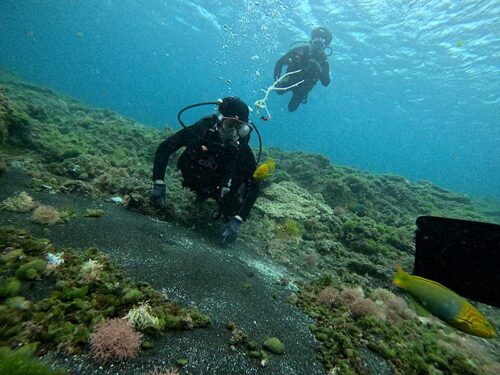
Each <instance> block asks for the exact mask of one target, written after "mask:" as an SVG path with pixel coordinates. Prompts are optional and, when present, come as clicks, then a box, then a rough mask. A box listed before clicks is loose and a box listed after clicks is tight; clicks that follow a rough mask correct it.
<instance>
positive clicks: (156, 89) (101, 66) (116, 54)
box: [0, 0, 500, 197]
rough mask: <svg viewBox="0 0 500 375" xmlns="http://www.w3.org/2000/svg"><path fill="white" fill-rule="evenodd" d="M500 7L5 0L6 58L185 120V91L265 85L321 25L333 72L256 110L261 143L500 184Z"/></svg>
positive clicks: (0, 13)
mask: <svg viewBox="0 0 500 375" xmlns="http://www.w3.org/2000/svg"><path fill="white" fill-rule="evenodd" d="M499 17H500V3H499V2H498V1H494V0H480V1H475V0H474V1H473V0H469V1H447V0H426V1H397V0H395V1H383V0H371V1H370V0H356V1H354V0H353V1H328V0H310V1H306V0H300V1H299V0H289V1H284V0H283V1H282V0H262V1H250V0H237V1H232V2H230V1H208V0H195V1H184V0H171V1H159V0H154V1H140V0H120V1H118V0H90V1H71V2H68V1H57V0H47V1H43V2H41V1H32V0H26V1H9V0H4V1H2V2H0V35H1V37H0V65H1V66H2V67H3V68H5V69H8V70H10V71H11V72H13V73H16V74H18V75H20V76H21V77H24V78H26V79H29V80H31V81H34V82H38V83H40V84H43V85H46V86H47V87H51V88H54V89H57V90H59V91H61V92H63V93H67V94H70V95H72V96H74V97H76V98H79V99H82V100H84V101H86V102H87V103H89V104H92V105H94V106H97V107H106V108H110V109H112V110H115V111H117V112H119V113H122V114H124V115H127V116H130V117H132V118H134V119H136V120H138V121H140V122H143V123H146V124H152V125H155V126H163V125H165V124H168V125H170V126H174V127H176V126H178V124H177V123H176V122H177V121H176V113H177V111H178V110H179V109H181V108H182V107H184V106H186V105H188V104H191V103H194V102H200V101H210V100H215V99H217V98H221V97H224V96H227V95H229V94H231V95H237V96H240V97H241V98H243V99H244V100H245V101H246V102H247V103H248V104H252V103H253V102H254V101H255V100H258V99H260V98H261V97H262V96H263V93H262V92H261V91H260V90H261V89H265V88H267V87H268V86H269V85H271V84H272V81H273V78H272V72H273V66H274V63H275V61H276V60H277V59H278V58H279V57H280V56H281V55H282V54H283V53H285V52H286V51H288V49H289V46H290V45H291V44H292V43H294V42H297V41H304V40H307V39H308V38H309V33H310V31H311V30H312V29H313V28H314V27H317V26H325V27H328V28H329V29H330V30H331V31H332V33H333V42H332V44H331V49H332V54H331V56H330V57H329V63H330V72H331V74H330V75H331V78H332V82H331V84H330V85H329V86H328V87H326V88H325V87H322V86H321V85H317V86H316V87H315V88H314V89H313V90H312V92H311V94H310V95H309V101H308V103H307V104H306V105H302V106H301V107H300V108H299V110H298V111H297V112H295V113H289V112H288V111H287V110H286V104H287V102H288V95H289V94H287V95H286V96H287V97H286V98H285V97H281V96H278V95H276V94H275V93H272V95H271V96H270V98H269V100H268V106H269V109H270V110H271V114H272V116H273V118H272V120H271V121H269V122H265V123H263V122H262V121H260V120H259V118H258V117H257V116H256V115H255V114H254V115H253V116H251V118H252V119H253V121H255V122H256V123H257V124H258V125H260V128H261V132H262V134H263V137H264V142H265V145H266V146H278V147H281V148H284V149H293V150H304V151H309V152H316V153H321V154H324V155H327V156H328V157H329V158H331V160H332V161H333V162H334V163H337V164H340V165H348V166H353V167H356V168H360V169H363V170H367V171H370V172H383V173H394V174H398V175H403V176H406V177H407V178H409V179H411V180H413V181H415V180H422V179H423V180H430V181H432V182H434V183H436V184H438V185H440V186H442V187H445V188H449V189H452V190H455V191H460V192H465V193H468V194H471V195H483V196H491V197H500V163H499V160H500V147H499V145H500V126H499V124H498V118H499V114H500V99H499V95H500V94H499V93H500V75H499V65H498V61H499V58H500V39H499V35H500V23H499V22H498V21H499ZM202 111H204V112H202ZM210 111H211V109H210V108H203V109H202V110H200V112H197V111H194V113H193V114H192V116H193V117H192V121H194V120H195V119H197V118H198V114H206V113H210Z"/></svg>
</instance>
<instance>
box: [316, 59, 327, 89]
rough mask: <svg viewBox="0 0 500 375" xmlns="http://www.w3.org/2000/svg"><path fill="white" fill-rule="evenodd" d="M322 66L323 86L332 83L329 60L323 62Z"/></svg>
mask: <svg viewBox="0 0 500 375" xmlns="http://www.w3.org/2000/svg"><path fill="white" fill-rule="evenodd" d="M321 68H322V69H321V73H320V74H319V80H320V81H321V84H322V85H323V86H328V85H329V84H330V64H329V63H328V60H325V61H323V62H322V63H321Z"/></svg>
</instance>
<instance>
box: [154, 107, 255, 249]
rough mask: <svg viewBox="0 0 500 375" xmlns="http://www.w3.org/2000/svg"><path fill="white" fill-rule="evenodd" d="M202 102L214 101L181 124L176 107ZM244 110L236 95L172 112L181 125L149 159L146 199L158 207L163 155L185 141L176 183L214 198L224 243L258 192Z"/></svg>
mask: <svg viewBox="0 0 500 375" xmlns="http://www.w3.org/2000/svg"><path fill="white" fill-rule="evenodd" d="M205 104H218V111H217V113H216V114H214V115H210V116H206V117H203V118H201V119H200V120H198V121H197V122H196V123H195V124H194V125H191V126H185V125H184V124H183V122H182V120H181V118H180V115H181V114H182V112H183V111H184V110H186V109H189V108H192V107H194V106H198V105H205ZM248 115H249V108H248V106H247V105H246V104H245V103H244V102H243V101H242V100H241V99H239V98H237V97H226V98H224V99H222V100H221V101H218V102H210V103H199V104H195V105H192V106H189V107H186V108H184V109H183V110H181V112H179V115H178V119H179V122H180V123H181V124H182V125H183V127H184V129H181V130H179V131H178V132H177V133H175V134H174V135H172V136H171V137H169V138H168V139H166V140H165V141H164V142H162V143H161V144H160V145H159V146H158V149H157V150H156V154H155V159H154V166H153V188H152V190H151V194H150V201H151V203H152V204H153V205H154V206H156V207H164V206H165V200H166V186H165V181H164V178H165V171H166V167H167V164H168V160H169V158H170V156H171V155H172V154H173V153H174V152H176V151H177V150H179V149H180V148H181V147H185V150H184V151H183V153H182V154H181V156H180V157H179V160H178V161H177V167H178V168H179V170H180V171H181V173H182V177H183V182H182V185H183V186H184V187H187V188H189V189H190V190H192V191H193V192H194V193H195V194H196V197H197V198H196V200H197V201H198V202H202V201H204V200H206V199H208V198H213V199H214V200H215V201H216V202H217V203H218V204H219V210H218V212H216V216H215V217H216V218H221V219H222V220H223V221H224V222H225V223H226V225H225V227H224V230H223V232H222V242H223V243H224V244H228V243H231V242H233V241H235V240H236V238H237V236H238V233H239V229H240V226H241V224H242V222H244V221H246V219H247V217H248V215H249V214H250V210H251V209H252V207H253V205H254V203H255V200H256V199H257V195H258V192H259V181H258V180H256V179H255V178H253V177H252V175H253V173H254V171H255V169H256V165H257V163H256V160H255V157H254V154H253V152H252V150H251V148H250V146H249V145H248V142H249V139H250V132H251V131H252V129H254V127H253V125H252V124H250V123H249V122H248ZM259 139H260V137H259Z"/></svg>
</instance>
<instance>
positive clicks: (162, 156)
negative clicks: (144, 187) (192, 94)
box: [153, 116, 213, 181]
mask: <svg viewBox="0 0 500 375" xmlns="http://www.w3.org/2000/svg"><path fill="white" fill-rule="evenodd" d="M211 119H212V117H211V116H210V117H204V118H202V119H201V120H199V121H197V122H196V123H195V124H193V125H191V126H188V127H187V128H184V129H181V130H179V131H178V132H177V133H175V134H174V135H172V136H170V137H168V138H167V139H166V140H165V141H163V142H162V143H160V145H159V146H158V148H157V149H156V154H155V159H154V164H153V181H156V180H163V179H164V178H165V170H166V169H167V164H168V160H169V159H170V156H171V155H172V154H173V153H174V152H176V151H177V150H178V149H180V148H181V147H185V146H187V144H188V142H189V141H190V140H191V139H192V138H193V137H196V136H201V134H202V132H203V129H205V128H206V126H207V124H208V123H209V122H210V121H211ZM212 121H213V120H212Z"/></svg>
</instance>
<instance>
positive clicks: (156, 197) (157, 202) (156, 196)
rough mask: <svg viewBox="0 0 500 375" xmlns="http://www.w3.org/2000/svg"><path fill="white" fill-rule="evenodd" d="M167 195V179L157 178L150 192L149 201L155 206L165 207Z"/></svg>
mask: <svg viewBox="0 0 500 375" xmlns="http://www.w3.org/2000/svg"><path fill="white" fill-rule="evenodd" d="M166 195H167V187H166V185H165V181H163V180H155V181H154V182H153V188H152V189H151V194H149V201H150V202H151V204H152V205H153V206H155V207H165V199H166Z"/></svg>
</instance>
